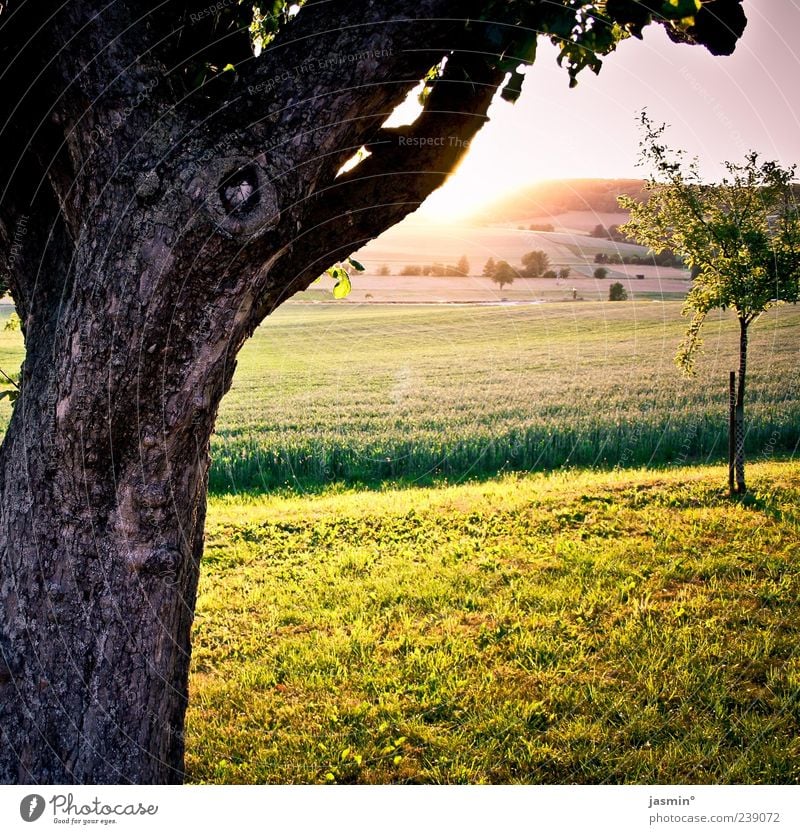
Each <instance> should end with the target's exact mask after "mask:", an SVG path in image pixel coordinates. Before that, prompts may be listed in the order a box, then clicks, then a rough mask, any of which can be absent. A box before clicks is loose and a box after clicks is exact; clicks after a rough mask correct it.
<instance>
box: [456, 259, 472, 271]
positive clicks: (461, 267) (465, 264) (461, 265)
mask: <svg viewBox="0 0 800 834" xmlns="http://www.w3.org/2000/svg"><path fill="white" fill-rule="evenodd" d="M456 269H457V270H458V273H457V274H458V275H469V261H468V260H467V256H466V255H462V256H461V257H460V258H459V259H458V263H457V264H456Z"/></svg>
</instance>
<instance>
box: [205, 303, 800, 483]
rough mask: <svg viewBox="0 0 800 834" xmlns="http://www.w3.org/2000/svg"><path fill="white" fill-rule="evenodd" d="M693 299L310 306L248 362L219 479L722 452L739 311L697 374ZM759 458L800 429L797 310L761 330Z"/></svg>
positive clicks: (789, 446) (348, 478) (478, 471)
mask: <svg viewBox="0 0 800 834" xmlns="http://www.w3.org/2000/svg"><path fill="white" fill-rule="evenodd" d="M684 328H685V320H683V319H682V318H681V316H680V304H679V303H676V302H666V303H651V302H646V303H636V304H633V303H631V302H627V303H617V304H613V303H596V302H595V303H577V304H544V305H532V306H524V307H523V306H518V307H499V306H495V307H482V306H455V307H454V306H451V305H448V306H444V307H442V308H437V307H429V306H416V307H402V306H398V305H385V306H383V305H375V306H371V305H369V306H363V307H355V308H354V307H348V306H347V305H342V306H337V305H319V306H314V305H298V306H287V307H284V308H282V309H280V310H278V311H277V313H275V314H274V315H273V316H272V317H270V319H268V320H267V322H266V323H265V324H264V325H263V326H262V327H260V328H259V329H258V331H257V332H256V335H255V337H254V338H253V339H252V340H251V341H250V342H249V343H248V344H247V345H246V346H245V348H244V349H243V350H242V352H241V354H240V357H239V366H238V368H237V372H236V377H235V380H234V384H233V388H232V389H231V392H230V393H229V394H228V396H227V397H226V398H225V400H224V401H223V403H222V407H221V410H220V417H219V422H218V428H217V434H216V436H215V437H214V439H213V443H212V452H213V459H214V463H213V467H212V470H211V478H210V480H211V489H212V491H218V492H230V491H249V490H261V489H269V490H274V489H282V488H289V489H294V490H309V491H313V490H317V489H319V488H321V487H323V486H325V485H328V484H331V483H344V484H350V485H354V484H362V485H369V486H375V485H379V484H381V483H383V482H386V481H396V482H398V481H399V482H412V483H419V484H429V483H434V482H438V481H441V480H443V479H448V480H450V481H453V480H460V479H464V478H474V477H485V476H491V475H494V474H496V473H498V472H501V471H508V470H516V471H520V470H526V471H527V470H549V469H553V468H556V467H559V466H564V465H572V466H581V467H583V466H589V467H602V468H613V467H615V466H623V467H631V466H642V465H663V464H674V463H676V462H679V463H680V462H687V461H716V460H719V459H721V458H722V457H724V456H725V454H726V453H727V380H728V370H729V369H731V368H734V367H735V366H736V350H737V333H738V327H737V326H736V323H735V320H734V319H733V318H732V317H731V316H730V315H728V314H723V315H721V316H720V317H719V318H718V319H714V320H710V321H708V323H707V325H706V347H705V350H706V354H705V356H704V357H703V358H702V360H701V362H700V364H699V366H698V375H697V377H696V378H695V379H691V380H687V379H686V378H684V377H682V376H681V374H680V373H679V371H678V369H677V368H676V367H675V365H674V363H673V361H672V358H673V356H674V353H675V348H676V346H677V344H678V342H679V341H680V339H681V335H682V333H683V330H684ZM751 331H752V338H751V362H750V370H749V374H750V376H749V386H748V403H747V417H748V420H749V422H748V435H747V451H748V453H749V454H751V455H756V456H758V455H760V454H761V453H762V452H763V451H764V449H765V448H767V449H769V450H770V451H772V452H782V453H791V452H792V451H793V450H795V448H796V447H797V443H798V441H799V440H800V402H799V401H798V398H797V395H796V392H797V383H798V377H797V373H798V364H797V345H798V344H800V311H798V310H797V308H795V307H785V308H780V309H777V310H774V311H772V312H770V313H769V314H767V315H765V316H763V317H762V319H761V320H760V321H759V322H757V323H756V324H755V325H753V327H752V328H751Z"/></svg>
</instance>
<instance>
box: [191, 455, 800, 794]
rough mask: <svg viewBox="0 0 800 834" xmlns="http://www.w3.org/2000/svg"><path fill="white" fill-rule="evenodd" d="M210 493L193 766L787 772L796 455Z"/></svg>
mask: <svg viewBox="0 0 800 834" xmlns="http://www.w3.org/2000/svg"><path fill="white" fill-rule="evenodd" d="M750 477H751V484H752V488H753V492H752V494H751V496H750V498H749V499H748V500H747V501H745V502H740V501H730V500H729V499H728V498H727V497H726V495H725V481H726V470H725V468H724V467H698V468H689V469H687V468H673V469H670V470H665V471H661V472H652V471H642V470H637V471H616V472H607V473H589V472H579V471H574V470H572V471H562V472H558V473H553V474H550V475H547V474H534V475H525V476H516V475H506V476H504V477H502V478H499V479H495V480H491V481H488V482H485V483H477V484H467V485H459V486H451V487H444V488H441V487H440V488H435V489H425V488H406V489H401V488H396V487H395V488H388V489H385V490H382V491H368V492H365V491H360V492H358V491H344V492H341V493H338V494H337V493H329V494H325V495H318V496H311V497H309V496H305V497H298V496H284V497H280V496H251V497H249V498H241V497H234V496H219V497H214V498H212V501H211V505H210V508H209V510H210V511H209V519H208V528H207V533H208V539H207V548H206V555H205V557H204V565H203V573H202V579H201V585H200V594H199V599H198V607H197V617H196V620H195V627H194V644H195V648H194V655H193V670H192V677H191V696H190V708H189V716H188V726H187V738H186V741H187V762H188V767H189V776H190V779H191V780H192V781H194V782H224V783H259V782H260V783H264V782H267V783H299V782H300V783H353V782H358V783H436V784H441V783H472V784H475V783H484V782H491V783H514V782H519V783H573V782H578V783H623V782H624V783H636V782H639V783H667V784H685V783H690V784H695V783H757V784H760V783H796V782H797V781H798V779H800V660H799V659H798V655H797V645H798V638H799V637H800V633H798V632H800V623H798V619H797V599H798V594H800V560H799V559H798V556H800V544H798V543H799V542H800V537H799V536H798V532H800V517H799V516H798V507H799V506H800V464H798V463H797V462H792V463H789V462H782V463H757V464H754V465H753V466H751V468H750Z"/></svg>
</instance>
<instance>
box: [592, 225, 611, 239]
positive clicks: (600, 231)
mask: <svg viewBox="0 0 800 834" xmlns="http://www.w3.org/2000/svg"><path fill="white" fill-rule="evenodd" d="M592 237H599V238H607V237H608V229H606V227H605V226H603V225H602V224H600V223H598V224H597V225H596V226H595V227H594V229H592Z"/></svg>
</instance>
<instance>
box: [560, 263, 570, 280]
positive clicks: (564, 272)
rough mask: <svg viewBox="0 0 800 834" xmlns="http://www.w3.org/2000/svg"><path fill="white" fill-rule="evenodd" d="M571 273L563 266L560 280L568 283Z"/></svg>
mask: <svg viewBox="0 0 800 834" xmlns="http://www.w3.org/2000/svg"><path fill="white" fill-rule="evenodd" d="M571 272H572V270H571V269H570V268H569V267H568V266H562V267H561V269H559V270H558V280H559V281H566V280H567V278H569V276H570V273H571Z"/></svg>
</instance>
